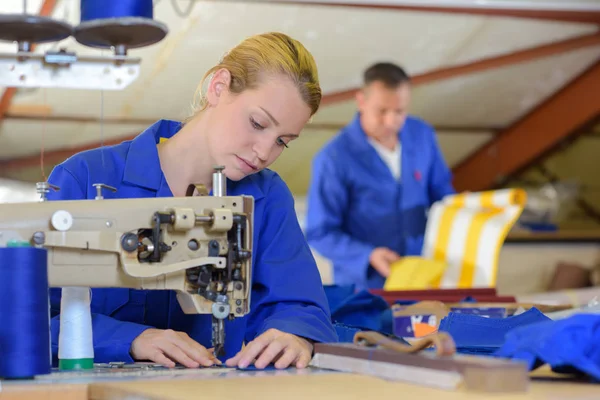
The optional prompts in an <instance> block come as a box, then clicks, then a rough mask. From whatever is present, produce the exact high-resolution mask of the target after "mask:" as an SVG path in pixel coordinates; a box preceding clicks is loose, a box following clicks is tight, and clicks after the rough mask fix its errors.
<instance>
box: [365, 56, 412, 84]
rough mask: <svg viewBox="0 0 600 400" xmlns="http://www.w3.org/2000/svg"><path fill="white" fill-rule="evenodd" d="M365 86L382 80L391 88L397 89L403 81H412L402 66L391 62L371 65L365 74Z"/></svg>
mask: <svg viewBox="0 0 600 400" xmlns="http://www.w3.org/2000/svg"><path fill="white" fill-rule="evenodd" d="M363 82H364V85H365V86H368V85H370V84H371V83H373V82H382V83H383V84H384V85H385V86H387V87H388V88H390V89H395V88H397V87H398V86H400V85H401V84H403V83H410V77H409V76H408V74H407V73H406V71H404V70H403V69H402V68H401V67H399V66H398V65H396V64H393V63H389V62H380V63H377V64H373V65H371V66H370V67H369V68H367V69H366V70H365V72H364V74H363Z"/></svg>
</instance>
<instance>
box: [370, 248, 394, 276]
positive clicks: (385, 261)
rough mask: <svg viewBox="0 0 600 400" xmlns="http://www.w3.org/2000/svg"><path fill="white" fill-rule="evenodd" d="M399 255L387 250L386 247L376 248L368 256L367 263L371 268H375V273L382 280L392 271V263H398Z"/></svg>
mask: <svg viewBox="0 0 600 400" xmlns="http://www.w3.org/2000/svg"><path fill="white" fill-rule="evenodd" d="M399 259H400V255H398V253H396V252H395V251H392V250H390V249H388V248H387V247H378V248H376V249H375V250H373V251H372V252H371V255H370V256H369V262H370V263H371V266H373V268H375V270H376V271H377V272H379V274H380V275H381V276H383V277H384V278H387V277H388V276H390V272H391V270H392V267H391V265H392V263H393V262H394V261H398V260H399Z"/></svg>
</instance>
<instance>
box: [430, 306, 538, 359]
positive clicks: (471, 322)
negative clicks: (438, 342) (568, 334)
mask: <svg viewBox="0 0 600 400" xmlns="http://www.w3.org/2000/svg"><path fill="white" fill-rule="evenodd" d="M542 321H550V319H549V318H548V317H546V316H545V315H544V314H542V313H541V312H540V311H539V310H538V309H537V308H531V309H529V310H528V311H526V312H524V313H522V314H519V315H515V316H512V317H508V318H486V317H482V316H479V315H474V314H461V313H455V312H451V313H449V314H448V316H447V317H445V318H444V319H442V321H441V322H440V326H439V329H438V330H439V331H444V332H447V333H449V334H450V336H452V338H453V339H454V342H455V344H456V350H457V352H459V353H463V354H492V353H494V352H495V351H497V350H498V349H499V348H500V347H501V346H502V345H503V344H504V342H505V336H506V334H507V333H508V332H510V331H512V330H513V329H515V328H518V327H522V326H528V325H531V324H535V323H538V322H542Z"/></svg>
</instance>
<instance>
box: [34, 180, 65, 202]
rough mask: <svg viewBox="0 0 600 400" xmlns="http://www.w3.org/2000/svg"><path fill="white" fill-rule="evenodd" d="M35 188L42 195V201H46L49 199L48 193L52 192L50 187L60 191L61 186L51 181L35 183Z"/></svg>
mask: <svg viewBox="0 0 600 400" xmlns="http://www.w3.org/2000/svg"><path fill="white" fill-rule="evenodd" d="M35 189H36V191H37V192H38V194H39V195H40V201H46V200H48V197H47V196H48V193H49V192H50V189H52V190H54V191H57V192H58V191H59V190H60V187H58V186H56V185H53V184H51V183H49V182H37V183H36V184H35Z"/></svg>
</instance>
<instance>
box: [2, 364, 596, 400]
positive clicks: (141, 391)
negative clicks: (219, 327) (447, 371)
mask: <svg viewBox="0 0 600 400" xmlns="http://www.w3.org/2000/svg"><path fill="white" fill-rule="evenodd" d="M421 396H422V397H421ZM369 397H374V398H377V399H382V398H399V397H402V398H410V399H413V398H414V399H417V398H433V399H439V400H455V399H466V400H468V399H490V398H493V399H495V400H533V399H549V398H552V399H553V400H561V399H569V400H578V399H579V400H584V399H585V400H589V399H592V398H600V384H592V383H585V382H576V381H573V380H571V379H566V378H562V377H559V376H557V375H555V374H552V373H551V372H549V371H548V370H540V371H536V372H534V373H532V382H531V385H530V388H529V391H528V392H527V393H520V394H495V395H493V396H490V394H483V393H473V392H469V393H467V392H461V391H453V392H451V391H443V390H437V389H431V388H427V387H421V386H416V385H411V384H406V383H399V382H390V381H384V380H382V379H378V378H374V377H370V376H361V375H353V374H344V373H336V372H330V371H322V370H312V369H306V370H301V371H297V370H293V369H292V370H286V371H254V372H242V371H236V370H228V371H226V372H223V373H220V374H210V373H209V374H203V373H202V371H198V373H197V374H196V375H194V374H193V373H191V372H189V371H188V373H182V374H180V375H177V374H175V375H173V376H167V375H163V376H159V377H153V378H148V377H137V378H134V379H119V380H106V381H95V382H70V383H51V384H42V383H40V384H26V383H22V384H19V383H16V382H10V383H4V384H3V386H2V392H0V399H2V400H29V399H32V400H33V399H36V400H37V399H40V400H89V399H93V400H196V399H202V398H214V399H261V400H269V399H274V400H275V399H276V400H281V399H286V400H287V399H327V400H334V399H340V400H349V399H360V400H364V399H366V398H369Z"/></svg>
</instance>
